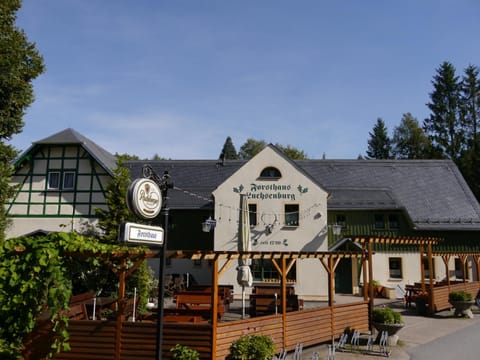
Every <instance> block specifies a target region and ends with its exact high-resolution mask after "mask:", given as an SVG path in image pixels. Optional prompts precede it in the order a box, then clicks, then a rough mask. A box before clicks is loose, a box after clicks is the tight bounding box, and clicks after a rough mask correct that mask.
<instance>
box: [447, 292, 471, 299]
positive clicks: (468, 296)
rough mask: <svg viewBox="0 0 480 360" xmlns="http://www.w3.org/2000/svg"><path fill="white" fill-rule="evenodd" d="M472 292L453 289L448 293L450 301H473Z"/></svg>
mask: <svg viewBox="0 0 480 360" xmlns="http://www.w3.org/2000/svg"><path fill="white" fill-rule="evenodd" d="M472 300H473V296H472V294H470V293H468V292H466V291H463V290H461V291H452V292H450V294H448V301H472Z"/></svg>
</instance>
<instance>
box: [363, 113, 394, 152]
mask: <svg viewBox="0 0 480 360" xmlns="http://www.w3.org/2000/svg"><path fill="white" fill-rule="evenodd" d="M369 134H370V139H369V140H368V148H367V156H368V158H369V159H391V157H392V145H391V140H390V138H389V137H388V132H387V127H386V126H385V122H384V121H383V120H382V119H381V118H378V119H377V122H376V123H375V125H374V126H373V130H372V132H370V133H369Z"/></svg>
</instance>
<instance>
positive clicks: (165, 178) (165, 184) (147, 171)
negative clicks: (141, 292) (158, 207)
mask: <svg viewBox="0 0 480 360" xmlns="http://www.w3.org/2000/svg"><path fill="white" fill-rule="evenodd" d="M142 174H143V177H144V178H148V179H150V180H153V181H154V182H155V183H156V184H157V185H158V186H159V188H160V191H161V193H162V206H163V216H164V221H163V227H164V236H163V246H162V248H161V250H160V264H159V267H158V301H157V303H158V305H157V346H156V350H155V359H157V360H162V338H163V324H162V322H163V301H164V298H165V287H164V284H163V283H164V279H165V274H164V271H165V260H166V253H167V239H168V215H169V211H170V209H169V208H168V204H167V199H168V198H167V191H168V189H172V188H173V181H172V179H171V177H170V175H169V174H168V171H165V172H164V173H163V175H162V177H159V176H158V175H157V173H156V172H155V170H153V168H152V167H151V166H150V165H144V166H143V168H142Z"/></svg>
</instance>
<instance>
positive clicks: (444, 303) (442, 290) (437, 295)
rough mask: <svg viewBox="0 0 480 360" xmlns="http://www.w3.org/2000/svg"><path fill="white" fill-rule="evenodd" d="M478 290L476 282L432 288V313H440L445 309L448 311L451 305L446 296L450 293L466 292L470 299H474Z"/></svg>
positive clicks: (478, 285) (479, 287)
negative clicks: (470, 295)
mask: <svg viewBox="0 0 480 360" xmlns="http://www.w3.org/2000/svg"><path fill="white" fill-rule="evenodd" d="M479 289H480V283H479V282H477V281H474V282H466V283H455V284H450V286H448V285H442V286H435V287H434V288H433V296H434V297H433V300H434V303H433V307H434V311H435V312H437V311H442V310H446V309H450V308H451V307H452V305H451V304H450V303H449V302H448V295H449V294H450V292H451V291H460V290H463V291H466V292H468V293H470V294H472V297H473V298H474V299H475V297H476V296H477V293H478V291H479Z"/></svg>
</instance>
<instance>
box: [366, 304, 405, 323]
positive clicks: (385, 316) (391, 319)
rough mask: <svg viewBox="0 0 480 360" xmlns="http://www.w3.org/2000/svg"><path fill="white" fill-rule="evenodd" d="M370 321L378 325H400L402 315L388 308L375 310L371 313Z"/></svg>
mask: <svg viewBox="0 0 480 360" xmlns="http://www.w3.org/2000/svg"><path fill="white" fill-rule="evenodd" d="M372 321H373V322H376V323H379V324H402V314H400V313H399V312H397V311H394V310H393V309H391V308H389V307H384V308H375V309H373V311H372Z"/></svg>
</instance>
